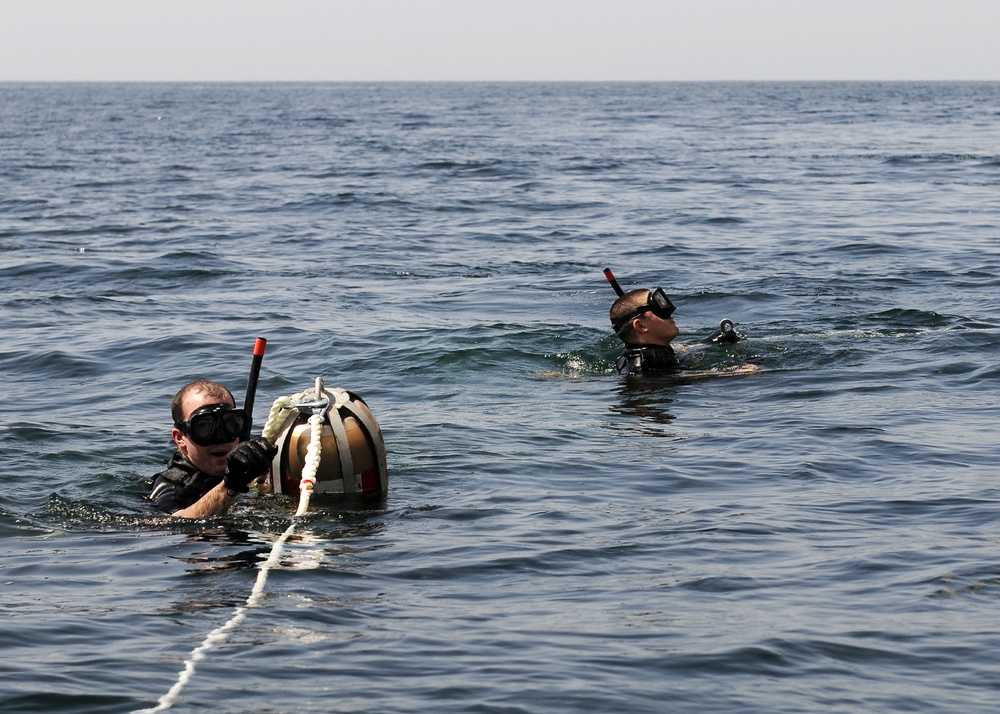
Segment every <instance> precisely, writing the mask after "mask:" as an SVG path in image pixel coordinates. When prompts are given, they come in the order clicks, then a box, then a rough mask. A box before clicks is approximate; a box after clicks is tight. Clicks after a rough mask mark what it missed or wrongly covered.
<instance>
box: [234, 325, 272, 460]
mask: <svg viewBox="0 0 1000 714" xmlns="http://www.w3.org/2000/svg"><path fill="white" fill-rule="evenodd" d="M266 347H267V340H266V339H264V338H263V337H258V338H257V341H256V342H255V343H254V345H253V361H251V362H250V376H249V377H247V395H246V398H245V399H244V400H243V411H245V412H246V413H247V425H246V428H245V429H244V430H243V435H242V436H241V437H240V441H246V440H247V439H249V438H250V430H251V427H252V426H253V400H254V397H255V396H257V379H258V378H259V377H260V364H261V362H263V361H264V349H265V348H266Z"/></svg>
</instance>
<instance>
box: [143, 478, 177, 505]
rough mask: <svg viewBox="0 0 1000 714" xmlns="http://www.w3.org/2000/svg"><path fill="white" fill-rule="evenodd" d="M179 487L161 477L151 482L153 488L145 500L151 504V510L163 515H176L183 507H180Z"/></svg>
mask: <svg viewBox="0 0 1000 714" xmlns="http://www.w3.org/2000/svg"><path fill="white" fill-rule="evenodd" d="M180 490H181V489H180V487H179V486H178V485H177V484H176V483H174V482H173V481H170V480H169V479H165V478H163V477H162V476H157V477H156V480H154V481H153V488H152V490H151V491H150V492H149V496H147V498H148V499H149V500H150V501H152V502H153V508H155V509H156V510H158V511H163V512H164V513H176V512H177V511H179V510H181V509H182V508H184V507H185V506H183V505H181V501H180Z"/></svg>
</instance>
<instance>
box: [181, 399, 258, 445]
mask: <svg viewBox="0 0 1000 714" xmlns="http://www.w3.org/2000/svg"><path fill="white" fill-rule="evenodd" d="M246 425H247V415H246V412H245V411H243V410H242V409H233V408H232V407H231V406H229V405H228V404H209V405H207V406H204V407H201V408H200V409H195V410H194V412H193V413H192V414H191V418H190V419H189V420H187V421H178V422H174V426H176V427H177V428H178V429H180V430H181V432H182V433H183V434H186V435H187V436H188V437H189V438H190V439H191V441H193V442H194V443H196V444H198V445H199V446H214V445H215V444H228V443H229V442H231V441H235V440H236V439H238V438H239V437H240V436H242V434H243V429H244V428H245V427H246Z"/></svg>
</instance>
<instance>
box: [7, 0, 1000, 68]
mask: <svg viewBox="0 0 1000 714" xmlns="http://www.w3.org/2000/svg"><path fill="white" fill-rule="evenodd" d="M609 80H617V81H706V80H723V81H725V80H729V81H742V80H888V81H891V80H1000V0H0V81H7V82H11V81H14V82H18V81H609Z"/></svg>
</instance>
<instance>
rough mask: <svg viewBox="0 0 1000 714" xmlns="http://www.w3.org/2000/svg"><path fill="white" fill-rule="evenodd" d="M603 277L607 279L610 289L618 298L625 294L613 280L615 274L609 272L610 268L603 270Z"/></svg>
mask: <svg viewBox="0 0 1000 714" xmlns="http://www.w3.org/2000/svg"><path fill="white" fill-rule="evenodd" d="M604 277H605V278H607V279H608V282H609V283H611V287H613V288H614V289H615V292H616V293H618V297H621V296H622V295H624V294H625V291H624V290H622V286H621V285H619V284H618V281H617V280H615V274H614V273H612V272H611V268H605V269H604Z"/></svg>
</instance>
